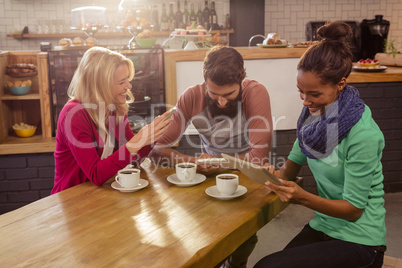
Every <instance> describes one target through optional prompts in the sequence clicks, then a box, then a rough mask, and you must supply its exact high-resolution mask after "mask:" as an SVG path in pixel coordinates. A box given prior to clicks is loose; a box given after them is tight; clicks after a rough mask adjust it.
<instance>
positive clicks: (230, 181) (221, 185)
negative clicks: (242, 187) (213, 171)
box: [216, 173, 239, 196]
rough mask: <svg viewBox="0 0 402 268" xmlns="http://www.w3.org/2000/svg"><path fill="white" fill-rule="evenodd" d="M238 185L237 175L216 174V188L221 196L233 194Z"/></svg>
mask: <svg viewBox="0 0 402 268" xmlns="http://www.w3.org/2000/svg"><path fill="white" fill-rule="evenodd" d="M238 187H239V176H237V175H236V174H231V173H228V174H219V175H218V176H216V188H217V189H218V191H219V193H220V194H221V195H223V196H230V195H233V194H234V193H235V192H236V191H237V188H238Z"/></svg>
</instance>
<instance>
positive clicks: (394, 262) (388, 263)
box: [382, 256, 402, 268]
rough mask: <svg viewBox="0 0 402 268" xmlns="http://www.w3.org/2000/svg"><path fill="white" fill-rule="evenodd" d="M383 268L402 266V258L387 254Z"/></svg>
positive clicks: (401, 267)
mask: <svg viewBox="0 0 402 268" xmlns="http://www.w3.org/2000/svg"><path fill="white" fill-rule="evenodd" d="M382 267H383V268H402V259H398V258H394V257H389V256H385V257H384V265H383V266H382Z"/></svg>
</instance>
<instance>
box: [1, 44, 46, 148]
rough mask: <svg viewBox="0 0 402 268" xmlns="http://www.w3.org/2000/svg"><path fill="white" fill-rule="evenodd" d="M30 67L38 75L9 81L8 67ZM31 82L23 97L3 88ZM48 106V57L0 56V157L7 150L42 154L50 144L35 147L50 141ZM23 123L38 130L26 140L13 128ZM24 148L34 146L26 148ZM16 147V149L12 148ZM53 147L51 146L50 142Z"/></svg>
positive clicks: (37, 54) (28, 54)
mask: <svg viewBox="0 0 402 268" xmlns="http://www.w3.org/2000/svg"><path fill="white" fill-rule="evenodd" d="M16 63H31V64H34V65H36V67H37V74H35V75H34V76H30V77H21V78H17V77H12V76H9V75H6V67H7V65H9V64H16ZM17 79H19V80H27V79H30V80H31V81H32V86H31V89H30V91H29V92H28V94H26V95H21V96H17V95H12V94H11V93H10V92H9V91H8V88H7V87H6V86H5V84H6V82H7V81H15V80H17ZM50 118H51V117H50V103H49V81H48V65H47V53H43V52H39V51H21V52H1V53H0V153H1V154H4V153H5V152H6V151H7V150H8V148H9V147H13V148H14V151H16V152H18V151H19V149H18V148H20V149H21V151H23V152H26V151H32V152H42V151H43V150H47V149H48V146H49V144H47V145H45V146H43V145H38V144H41V143H42V142H43V141H45V140H47V138H50V137H51V134H52V133H51V121H50ZM20 122H24V123H27V124H30V125H35V126H36V127H37V129H36V132H35V135H34V136H32V137H29V138H20V137H17V136H16V135H15V133H14V130H13V128H12V126H13V125H14V124H15V123H20ZM27 144H30V145H33V144H36V145H38V147H36V146H29V147H30V148H26V147H28V146H27ZM15 146H16V147H15ZM50 146H51V147H52V142H50Z"/></svg>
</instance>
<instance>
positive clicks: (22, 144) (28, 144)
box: [0, 135, 56, 155]
mask: <svg viewBox="0 0 402 268" xmlns="http://www.w3.org/2000/svg"><path fill="white" fill-rule="evenodd" d="M55 148H56V138H51V137H50V138H49V137H48V138H47V137H43V136H42V135H34V136H32V137H29V138H20V137H17V136H7V138H5V139H4V140H2V141H1V143H0V155H7V154H29V153H49V152H54V150H55Z"/></svg>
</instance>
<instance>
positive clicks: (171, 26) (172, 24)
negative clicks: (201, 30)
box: [169, 3, 176, 31]
mask: <svg viewBox="0 0 402 268" xmlns="http://www.w3.org/2000/svg"><path fill="white" fill-rule="evenodd" d="M175 28H176V18H175V15H174V11H173V3H170V6H169V31H174V29H175Z"/></svg>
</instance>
